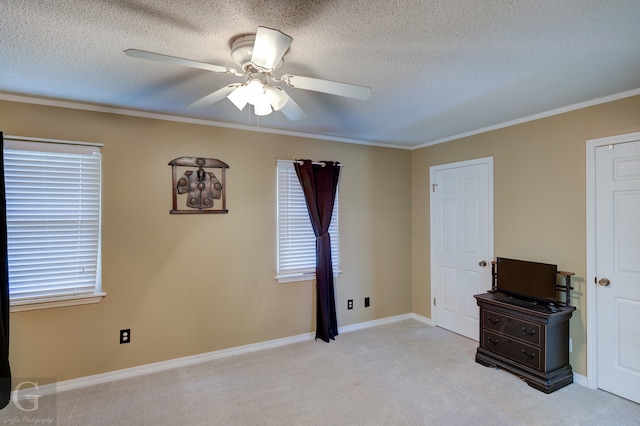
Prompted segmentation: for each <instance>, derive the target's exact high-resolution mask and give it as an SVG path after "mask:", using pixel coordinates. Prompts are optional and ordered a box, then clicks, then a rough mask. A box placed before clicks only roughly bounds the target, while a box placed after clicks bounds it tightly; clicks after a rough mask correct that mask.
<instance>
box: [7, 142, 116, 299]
mask: <svg viewBox="0 0 640 426" xmlns="http://www.w3.org/2000/svg"><path fill="white" fill-rule="evenodd" d="M56 142H57V141H56ZM100 163H101V159H100V149H99V147H98V146H89V145H80V144H64V143H59V142H57V143H44V142H43V141H38V142H35V141H32V140H28V141H27V140H20V139H16V138H11V137H8V138H5V146H4V167H5V169H4V174H5V188H6V200H7V245H8V262H9V298H10V302H11V310H12V311H20V310H29V309H41V308H49V307H58V306H65V305H76V304H84V303H95V302H98V301H100V299H101V298H102V296H104V293H102V292H101V259H100V220H101V213H100V210H101V209H100V189H101V188H100V187H101V182H100V174H101V169H100V165H101V164H100Z"/></svg>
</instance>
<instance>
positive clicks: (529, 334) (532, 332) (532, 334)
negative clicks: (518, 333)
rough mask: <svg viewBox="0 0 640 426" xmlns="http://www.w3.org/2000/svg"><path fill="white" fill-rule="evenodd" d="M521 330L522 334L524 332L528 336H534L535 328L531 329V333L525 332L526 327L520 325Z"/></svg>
mask: <svg viewBox="0 0 640 426" xmlns="http://www.w3.org/2000/svg"><path fill="white" fill-rule="evenodd" d="M522 332H523V333H524V334H526V335H527V336H529V337H531V336H534V335H535V334H536V330H535V329H533V330H531V333H527V329H526V328H524V327H522Z"/></svg>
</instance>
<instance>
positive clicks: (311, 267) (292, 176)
mask: <svg viewBox="0 0 640 426" xmlns="http://www.w3.org/2000/svg"><path fill="white" fill-rule="evenodd" d="M285 175H286V178H287V179H288V182H287V183H284V182H283V181H282V179H283V177H285ZM295 183H297V186H294V185H295ZM339 193H340V191H339V184H338V189H337V190H336V199H335V203H334V206H333V213H332V216H331V225H330V226H329V235H330V236H331V258H332V266H333V276H334V277H337V276H338V275H339V274H340V273H341V272H342V271H341V269H340V227H339V223H340V207H339V198H340V197H339ZM284 204H287V205H290V206H291V205H297V208H295V207H292V210H295V213H294V214H296V213H297V214H298V215H297V216H296V218H295V219H299V220H302V219H301V216H300V215H302V216H304V217H306V223H307V224H308V229H307V230H305V233H306V234H307V235H306V236H304V238H308V239H309V240H308V241H304V244H305V245H308V246H310V247H311V249H310V248H309V247H305V249H304V253H305V254H306V255H307V257H308V256H309V253H310V252H312V253H313V256H312V258H313V264H307V265H304V266H303V267H300V268H292V267H288V268H285V267H283V266H282V264H283V263H285V264H287V265H291V263H292V261H291V260H287V261H286V262H283V258H285V259H286V258H287V257H290V256H287V255H286V253H285V252H288V251H291V249H290V246H291V243H290V241H289V239H287V238H286V234H287V233H288V232H287V229H281V228H282V222H283V221H284V222H286V223H285V224H284V225H285V227H291V228H294V227H295V226H291V224H290V223H289V222H288V221H286V219H283V220H281V216H284V215H283V214H282V213H283V211H284V209H285V208H286V207H284V206H283V205H284ZM301 205H304V209H303V210H302V207H301ZM292 210H287V212H288V213H291V211H292ZM302 211H303V212H304V214H302V213H301V212H302ZM295 219H292V220H295ZM293 238H296V240H297V241H299V240H298V236H296V237H293ZM276 239H277V243H276V280H277V281H278V282H279V283H289V282H298V281H310V280H314V279H315V277H316V273H315V270H316V265H315V234H314V233H313V228H312V226H311V219H310V218H309V212H308V210H307V207H306V201H305V199H304V193H303V192H302V187H301V186H300V182H299V181H298V177H297V175H296V171H295V168H294V166H293V161H291V160H276ZM283 240H285V241H283Z"/></svg>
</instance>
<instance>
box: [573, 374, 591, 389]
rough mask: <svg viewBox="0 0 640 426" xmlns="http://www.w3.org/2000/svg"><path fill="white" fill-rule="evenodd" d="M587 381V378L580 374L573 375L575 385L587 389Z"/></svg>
mask: <svg viewBox="0 0 640 426" xmlns="http://www.w3.org/2000/svg"><path fill="white" fill-rule="evenodd" d="M588 381H589V379H588V378H587V376H583V375H582V374H578V373H573V383H575V384H576V385H581V386H584V387H587V388H588V387H589V383H588Z"/></svg>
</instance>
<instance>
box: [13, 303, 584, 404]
mask: <svg viewBox="0 0 640 426" xmlns="http://www.w3.org/2000/svg"><path fill="white" fill-rule="evenodd" d="M408 319H413V320H416V321H420V322H422V323H424V324H426V325H429V326H431V325H432V321H431V319H430V318H427V317H423V316H421V315H418V314H415V313H408V314H402V315H396V316H393V317H387V318H381V319H377V320H372V321H365V322H361V323H357V324H350V325H346V326H344V327H339V328H338V331H339V332H340V333H349V332H351V331H357V330H363V329H366V328H371V327H377V326H380V325H384V324H391V323H394V322H399V321H404V320H408ZM314 338H315V332H312V333H303V334H298V335H297V336H290V337H284V338H281V339H275V340H269V341H266V342H260V343H253V344H250V345H243V346H237V347H234V348H229V349H222V350H219V351H213V352H207V353H204V354H199V355H192V356H186V357H182V358H176V359H170V360H167V361H161V362H155V363H152V364H145V365H140V366H138V367H131V368H125V369H123V370H116V371H110V372H108V373H102V374H96V375H93V376H87V377H81V378H78V379H72V380H65V381H63V382H58V383H52V384H48V385H43V386H37V387H36V388H35V389H34V388H28V389H23V390H21V391H20V392H18V393H16V392H13V395H12V398H13V399H14V400H15V399H24V398H26V397H27V395H32V394H34V393H36V392H37V394H38V395H48V394H52V393H56V392H63V391H68V390H73V389H80V388H84V387H87V386H93V385H97V384H101V383H108V382H112V381H116V380H122V379H128V378H131V377H137V376H142V375H145V374H151V373H157V372H160V371H166V370H171V369H174V368H179V367H184V366H188V365H193V364H199V363H202V362H207V361H213V360H216V359H221V358H227V357H230V356H234V355H241V354H246V353H250V352H257V351H261V350H265V349H271V348H277V347H280V346H285V345H290V344H293V343H299V342H306V341H309V340H313V339H314ZM573 382H574V383H576V384H579V385H582V386H587V377H585V376H582V375H580V374H577V373H573Z"/></svg>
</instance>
